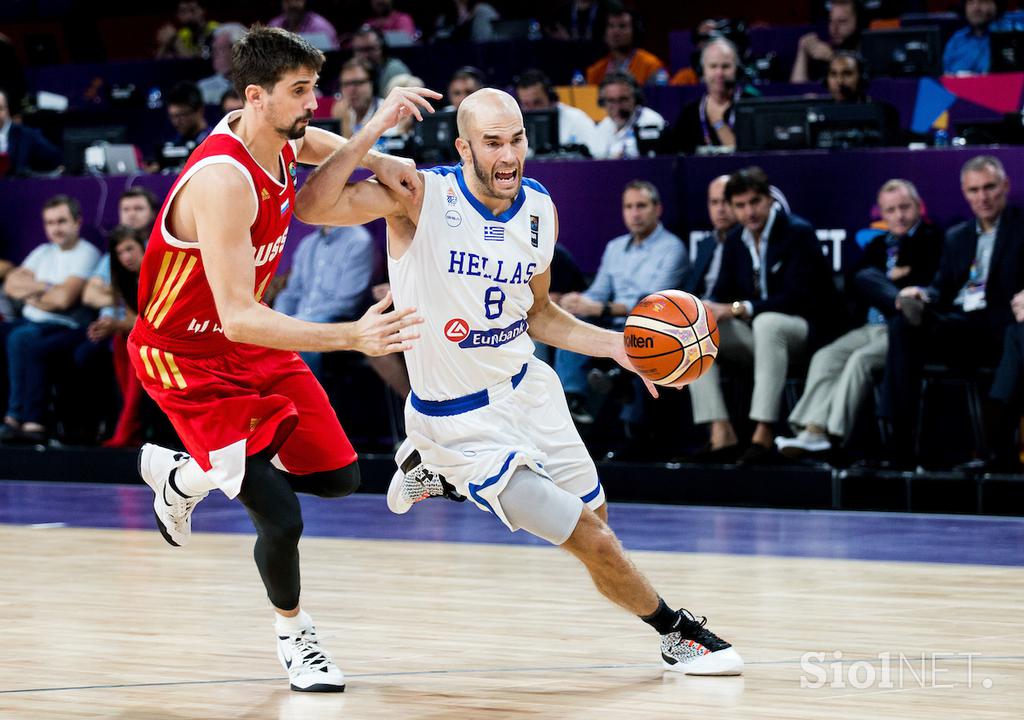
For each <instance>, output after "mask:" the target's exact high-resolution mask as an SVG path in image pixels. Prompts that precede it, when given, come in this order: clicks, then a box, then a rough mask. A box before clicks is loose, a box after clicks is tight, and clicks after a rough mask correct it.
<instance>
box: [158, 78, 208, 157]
mask: <svg viewBox="0 0 1024 720" xmlns="http://www.w3.org/2000/svg"><path fill="white" fill-rule="evenodd" d="M165 103H166V105H167V119H168V120H169V121H170V123H171V127H173V128H174V133H175V134H174V136H173V137H171V138H170V139H168V140H167V141H166V142H164V144H163V145H162V146H161V147H160V148H158V149H157V157H158V160H157V167H154V168H151V171H155V170H156V169H157V168H175V167H181V166H182V165H184V164H185V162H186V161H187V160H188V156H189V154H191V152H192V150H194V149H195V147H196V146H197V145H199V143H201V142H202V141H203V140H205V139H206V137H207V136H208V135H209V134H210V132H211V131H212V130H213V128H211V127H210V126H209V124H208V123H207V122H206V115H205V109H204V107H203V96H202V95H201V94H200V93H199V88H197V87H196V86H195V83H190V82H180V83H178V84H177V85H175V86H174V87H173V88H171V91H170V92H169V93H167V95H166V98H165Z"/></svg>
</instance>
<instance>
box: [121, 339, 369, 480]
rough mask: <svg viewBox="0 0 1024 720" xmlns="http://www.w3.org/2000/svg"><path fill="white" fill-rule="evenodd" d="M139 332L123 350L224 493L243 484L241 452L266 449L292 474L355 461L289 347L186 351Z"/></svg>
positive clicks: (330, 410) (321, 395)
mask: <svg viewBox="0 0 1024 720" xmlns="http://www.w3.org/2000/svg"><path fill="white" fill-rule="evenodd" d="M140 340H141V339H140V338H139V337H137V336H136V335H135V334H133V335H132V336H131V337H129V339H128V352H129V356H130V357H131V360H132V365H133V366H134V367H135V372H136V374H137V375H138V376H139V379H140V380H141V381H142V385H143V387H144V388H145V389H146V392H147V393H148V394H149V396H150V397H152V398H153V400H154V401H156V404H157V405H159V406H160V409H161V410H163V411H164V413H166V414H167V417H168V418H169V419H170V421H171V424H172V425H174V429H175V430H177V432H178V435H179V437H180V438H181V441H182V442H183V443H184V444H185V449H186V450H188V452H189V454H190V455H191V456H192V457H194V458H195V459H196V461H197V462H198V463H199V465H200V466H201V467H202V468H203V469H204V470H205V471H206V472H207V474H208V475H209V476H210V478H211V479H212V480H213V481H214V482H215V483H216V484H217V486H218V487H219V488H220V489H221V490H223V491H224V493H225V494H226V495H227V496H228V497H230V498H233V497H235V496H236V495H238V493H239V491H240V490H241V488H242V477H243V475H244V474H245V459H246V457H248V456H250V455H255V454H257V453H260V452H263V451H265V450H270V452H272V453H274V458H273V462H274V465H275V466H277V467H278V468H280V469H282V470H284V471H285V472H289V473H294V474H296V475H306V474H309V473H313V472H319V471H324V470H336V469H337V468H340V467H344V466H346V465H350V464H351V463H353V462H355V460H356V453H355V450H353V449H352V444H351V443H350V442H349V440H348V437H347V436H346V435H345V431H344V430H343V429H342V427H341V424H340V423H339V422H338V417H337V415H335V414H334V409H333V408H332V407H331V404H330V402H329V401H328V400H327V394H326V393H325V392H324V390H323V388H322V387H321V386H320V383H319V382H318V381H317V379H316V378H315V377H314V376H313V373H311V372H310V370H309V368H308V367H307V366H306V364H305V363H304V362H303V361H302V359H301V358H300V357H299V356H298V355H297V354H295V353H294V352H289V351H284V350H271V349H269V348H262V347H257V346H255V345H241V344H236V345H234V346H233V347H232V348H231V349H230V350H228V351H227V352H224V353H222V354H218V355H214V356H211V357H187V356H185V355H176V354H171V353H169V352H166V351H164V350H159V349H157V348H155V347H151V346H148V345H140V344H139V342H140Z"/></svg>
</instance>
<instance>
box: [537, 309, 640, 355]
mask: <svg viewBox="0 0 1024 720" xmlns="http://www.w3.org/2000/svg"><path fill="white" fill-rule="evenodd" d="M529 322H530V331H529V332H530V337H532V338H533V339H535V340H539V341H540V342H542V343H544V344H545V345H551V346H552V347H557V348H561V349H563V350H570V351H572V352H575V353H580V354H581V355H589V356H590V357H610V356H611V355H612V353H613V352H614V349H615V346H616V344H617V343H621V342H622V334H621V333H617V332H614V331H611V330H605V329H603V328H599V327H597V326H596V325H591V324H590V323H586V322H583V321H582V320H579V319H577V318H576V317H574V316H572V315H570V314H569V313H567V312H566V311H565V310H563V309H562V308H560V307H558V306H557V305H555V304H554V303H552V302H549V303H547V304H546V305H545V307H544V308H543V309H542V310H539V311H538V312H536V313H531V315H530V316H529Z"/></svg>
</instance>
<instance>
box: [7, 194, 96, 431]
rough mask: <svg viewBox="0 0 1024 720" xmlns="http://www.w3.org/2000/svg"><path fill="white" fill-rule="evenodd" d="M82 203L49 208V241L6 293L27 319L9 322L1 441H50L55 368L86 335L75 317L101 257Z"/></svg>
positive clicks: (61, 202)
mask: <svg viewBox="0 0 1024 720" xmlns="http://www.w3.org/2000/svg"><path fill="white" fill-rule="evenodd" d="M81 226H82V211H81V208H80V206H79V204H78V201H77V200H75V199H74V198H71V197H69V196H67V195H55V196H54V197H52V198H50V199H49V200H47V201H46V203H44V205H43V229H44V231H45V233H46V238H47V242H46V243H44V244H42V245H40V246H39V247H37V248H36V249H35V250H33V251H32V252H31V253H29V255H28V257H27V258H25V262H23V263H22V264H21V266H20V267H18V268H15V269H14V270H11V271H10V272H9V273H8V274H7V278H6V279H5V281H4V290H5V292H6V293H7V294H8V295H10V296H11V298H13V299H14V300H19V301H21V302H22V303H24V305H23V307H22V316H21V318H20V319H15V320H13V321H10V322H5V323H4V328H3V329H2V330H0V334H3V335H5V336H6V340H7V342H6V347H7V372H8V387H9V397H8V400H7V412H6V414H5V415H4V421H3V425H2V426H0V440H4V441H12V440H13V441H22V442H35V443H38V442H44V441H45V440H46V436H47V427H46V424H45V423H46V411H47V407H48V405H49V402H48V401H49V389H50V381H51V379H52V378H51V377H50V376H49V372H48V369H49V364H50V363H51V362H52V361H53V360H54V359H55V358H57V357H59V356H64V355H69V354H70V352H71V350H72V348H74V347H75V345H77V344H78V342H79V340H80V338H81V337H82V335H83V333H84V327H83V326H82V321H81V319H80V318H79V317H77V316H76V314H75V312H74V311H75V309H76V308H77V307H78V306H79V304H80V302H81V297H82V288H83V287H85V281H86V278H87V277H88V276H89V273H90V272H91V271H92V269H93V268H94V267H95V266H96V261H97V260H99V252H98V251H97V250H96V248H94V247H93V246H92V245H90V244H89V243H87V242H86V241H85V240H82V239H81V238H80V236H79V230H80V229H81Z"/></svg>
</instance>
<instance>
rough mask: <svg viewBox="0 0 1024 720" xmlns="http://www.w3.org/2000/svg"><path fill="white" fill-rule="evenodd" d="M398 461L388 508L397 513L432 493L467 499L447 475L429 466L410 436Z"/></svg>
mask: <svg viewBox="0 0 1024 720" xmlns="http://www.w3.org/2000/svg"><path fill="white" fill-rule="evenodd" d="M395 462H396V463H398V470H396V471H395V474H394V475H392V476H391V483H390V484H389V485H388V509H389V510H390V511H391V512H393V513H395V514H396V515H404V514H405V513H407V512H409V510H410V509H411V508H412V506H413V505H415V504H416V503H418V502H420V501H422V500H427V499H428V498H432V497H444V498H447V499H448V500H454V501H455V502H463V501H464V500H465V499H466V498H465V497H463V496H462V495H460V494H459V493H458V492H457V491H456V490H455V488H454V486H452V485H451V483H449V482H448V481H447V480H445V479H444V477H442V476H441V475H438V474H437V473H436V472H434V471H433V470H429V469H427V467H426V465H424V464H423V461H422V460H421V459H420V454H419V452H417V451H416V448H415V447H413V445H412V443H411V442H409V440H408V439H406V440H405V442H403V443H402V446H401V447H400V448H398V452H397V453H396V455H395Z"/></svg>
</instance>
